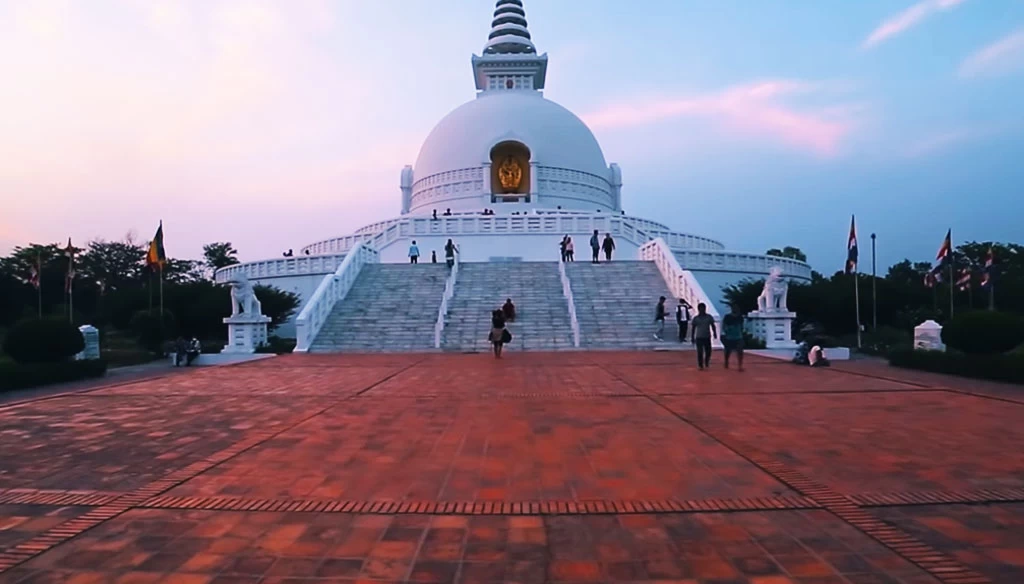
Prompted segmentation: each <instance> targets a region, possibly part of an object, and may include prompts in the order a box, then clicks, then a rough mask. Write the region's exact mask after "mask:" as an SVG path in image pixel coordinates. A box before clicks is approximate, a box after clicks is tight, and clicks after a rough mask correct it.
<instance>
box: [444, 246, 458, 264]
mask: <svg viewBox="0 0 1024 584" xmlns="http://www.w3.org/2000/svg"><path fill="white" fill-rule="evenodd" d="M458 251H459V248H458V247H456V246H455V242H453V241H452V240H450V239H449V240H448V243H446V244H444V261H445V263H446V264H448V268H449V269H450V268H451V267H452V266H454V265H455V253H456V252H458Z"/></svg>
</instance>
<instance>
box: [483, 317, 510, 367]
mask: <svg viewBox="0 0 1024 584" xmlns="http://www.w3.org/2000/svg"><path fill="white" fill-rule="evenodd" d="M487 340H489V341H491V347H492V349H493V350H494V358H495V359H501V350H502V348H503V347H504V345H505V343H507V342H509V341H511V340H512V335H511V334H510V333H509V332H508V329H506V328H505V315H504V314H502V312H501V309H500V308H499V309H497V310H495V311H494V312H492V313H491V333H490V334H489V335H488V337H487Z"/></svg>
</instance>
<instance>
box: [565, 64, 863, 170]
mask: <svg viewBox="0 0 1024 584" xmlns="http://www.w3.org/2000/svg"><path fill="white" fill-rule="evenodd" d="M819 89H820V86H817V85H814V84H809V83H804V82H800V81H792V80H771V81H762V82H758V83H751V84H746V85H740V86H736V87H731V88H728V89H725V90H724V91H720V92H715V93H709V94H697V95H687V96H682V97H675V98H672V97H669V98H655V99H644V100H639V101H637V102H633V103H628V104H619V105H612V106H609V107H606V108H604V109H601V110H599V111H596V112H593V113H591V114H589V115H585V116H583V119H584V120H585V121H586V122H587V123H588V124H589V125H590V126H591V127H593V128H616V127H631V126H640V125H646V124H651V123H655V122H660V121H666V120H671V119H674V118H681V117H701V118H710V119H713V120H716V121H718V122H720V123H721V124H722V125H724V126H726V127H728V128H729V129H732V130H734V131H736V132H739V133H741V134H747V135H755V136H762V137H768V138H770V139H772V140H776V141H780V142H782V143H785V144H789V145H791V146H795V147H797V148H801V149H804V150H808V151H811V152H813V153H815V154H818V155H821V156H834V155H836V154H837V153H838V151H839V148H840V146H841V144H842V142H843V139H844V138H846V137H847V136H848V135H849V134H850V132H852V131H853V129H854V126H855V124H854V123H853V121H852V119H851V117H850V116H847V115H844V114H845V110H843V109H841V108H839V109H837V108H836V107H835V106H831V107H828V108H820V109H811V110H804V109H799V108H797V107H794V106H790V105H786V104H784V103H781V99H782V98H785V97H789V96H792V95H794V94H798V93H813V92H815V91H818V90H819Z"/></svg>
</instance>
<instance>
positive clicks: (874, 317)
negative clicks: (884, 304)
mask: <svg viewBox="0 0 1024 584" xmlns="http://www.w3.org/2000/svg"><path fill="white" fill-rule="evenodd" d="M877 279H878V278H877V276H876V275H875V234H874V233H872V234H871V330H872V331H875V330H878V289H877V287H876V282H875V281H876V280H877Z"/></svg>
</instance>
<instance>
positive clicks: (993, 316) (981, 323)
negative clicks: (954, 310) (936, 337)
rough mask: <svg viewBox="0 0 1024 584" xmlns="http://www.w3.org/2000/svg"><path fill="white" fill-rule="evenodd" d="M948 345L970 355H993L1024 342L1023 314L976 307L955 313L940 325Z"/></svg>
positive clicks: (943, 339)
mask: <svg viewBox="0 0 1024 584" xmlns="http://www.w3.org/2000/svg"><path fill="white" fill-rule="evenodd" d="M942 342H943V343H945V344H946V346H947V347H950V348H952V349H956V350H958V351H963V352H964V353H968V354H971V355H996V354H999V353H1005V352H1007V351H1012V350H1013V349H1014V348H1016V347H1017V346H1019V345H1020V344H1021V343H1024V317H1022V316H1021V315H1019V314H1013V313H1007V312H993V311H985V310H976V311H973V312H966V313H962V314H958V315H957V316H955V317H954V318H953V319H952V320H951V321H949V322H948V323H946V325H945V326H944V327H942Z"/></svg>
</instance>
